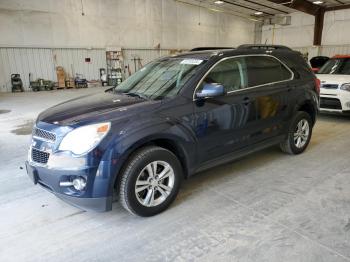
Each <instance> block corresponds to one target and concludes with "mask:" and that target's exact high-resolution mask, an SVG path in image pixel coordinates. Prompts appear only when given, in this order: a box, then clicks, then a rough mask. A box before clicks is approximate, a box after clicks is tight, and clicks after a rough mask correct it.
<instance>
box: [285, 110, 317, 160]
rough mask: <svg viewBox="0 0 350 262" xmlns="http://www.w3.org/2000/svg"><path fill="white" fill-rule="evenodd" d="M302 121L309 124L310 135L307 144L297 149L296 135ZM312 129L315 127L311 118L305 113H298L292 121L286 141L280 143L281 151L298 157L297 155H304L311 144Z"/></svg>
mask: <svg viewBox="0 0 350 262" xmlns="http://www.w3.org/2000/svg"><path fill="white" fill-rule="evenodd" d="M302 120H306V121H307V122H308V125H309V134H308V137H307V140H306V142H305V144H304V145H303V146H301V147H297V146H296V144H295V142H294V133H295V132H296V129H297V126H298V123H299V122H300V121H302ZM312 127H313V122H312V119H311V116H310V115H309V114H308V113H306V112H304V111H298V112H297V113H296V115H295V116H294V118H293V120H292V123H291V125H290V127H289V130H288V134H287V136H286V138H285V140H284V141H282V142H281V143H280V148H281V150H282V151H283V152H285V153H287V154H291V155H297V154H301V153H303V152H304V151H305V149H306V148H307V146H308V145H309V143H310V140H311V136H312Z"/></svg>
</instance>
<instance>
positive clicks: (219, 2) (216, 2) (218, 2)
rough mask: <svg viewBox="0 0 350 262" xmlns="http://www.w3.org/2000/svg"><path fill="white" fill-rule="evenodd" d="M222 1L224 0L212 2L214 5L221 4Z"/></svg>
mask: <svg viewBox="0 0 350 262" xmlns="http://www.w3.org/2000/svg"><path fill="white" fill-rule="evenodd" d="M223 3H224V1H219V0H218V1H215V2H214V4H216V5H222V4H223Z"/></svg>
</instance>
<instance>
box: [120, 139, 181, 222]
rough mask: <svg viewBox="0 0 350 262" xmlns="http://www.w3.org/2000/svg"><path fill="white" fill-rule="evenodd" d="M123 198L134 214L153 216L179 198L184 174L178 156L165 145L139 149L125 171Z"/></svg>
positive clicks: (122, 179) (122, 182)
mask: <svg viewBox="0 0 350 262" xmlns="http://www.w3.org/2000/svg"><path fill="white" fill-rule="evenodd" d="M121 176H122V177H121V183H120V191H119V196H120V201H121V204H122V205H123V207H124V208H125V209H126V210H128V211H129V212H130V213H132V214H135V215H139V216H145V217H146V216H153V215H156V214H158V213H160V212H162V211H164V210H165V209H166V208H167V207H168V206H169V205H170V204H171V203H172V202H173V201H174V199H175V198H176V195H177V193H178V191H179V188H180V184H181V180H182V177H183V174H182V168H181V164H180V162H179V160H178V159H177V157H176V156H175V155H174V154H173V153H172V152H170V151H169V150H166V149H164V148H162V147H156V146H150V147H145V148H142V149H140V150H138V151H137V152H135V153H134V154H133V155H132V156H131V158H130V159H129V161H128V162H127V163H126V167H125V168H124V171H122V173H121Z"/></svg>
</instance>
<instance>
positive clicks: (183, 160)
mask: <svg viewBox="0 0 350 262" xmlns="http://www.w3.org/2000/svg"><path fill="white" fill-rule="evenodd" d="M152 145H153V146H159V147H162V148H165V149H167V150H169V151H170V152H172V153H173V154H174V155H175V156H176V157H177V158H178V159H179V162H180V164H181V167H182V171H183V176H184V178H187V177H188V176H189V173H190V171H189V170H190V167H189V162H190V160H189V156H188V154H187V152H186V149H185V147H184V146H183V145H182V143H181V142H179V138H178V137H174V136H162V135H159V136H150V137H147V138H143V139H140V140H138V141H136V142H134V143H133V144H132V145H130V146H129V147H128V149H127V150H126V151H125V152H124V154H123V157H122V164H121V167H120V168H119V170H118V171H117V172H116V174H115V175H114V180H113V183H112V185H113V188H114V189H115V190H119V184H120V179H121V176H120V175H119V174H120V173H121V172H123V170H124V169H125V168H126V164H127V162H128V160H129V159H130V157H131V156H132V154H133V153H135V152H136V151H137V150H139V149H140V148H143V147H146V146H152Z"/></svg>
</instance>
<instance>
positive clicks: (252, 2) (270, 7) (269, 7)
mask: <svg viewBox="0 0 350 262" xmlns="http://www.w3.org/2000/svg"><path fill="white" fill-rule="evenodd" d="M245 2H248V3H251V4H254V5H259V6H263V7H265V8H268V9H271V10H275V11H277V12H279V13H282V14H289V13H288V12H286V11H283V10H281V9H277V8H275V7H272V6H268V5H264V4H261V3H258V2H254V1H251V0H245Z"/></svg>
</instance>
